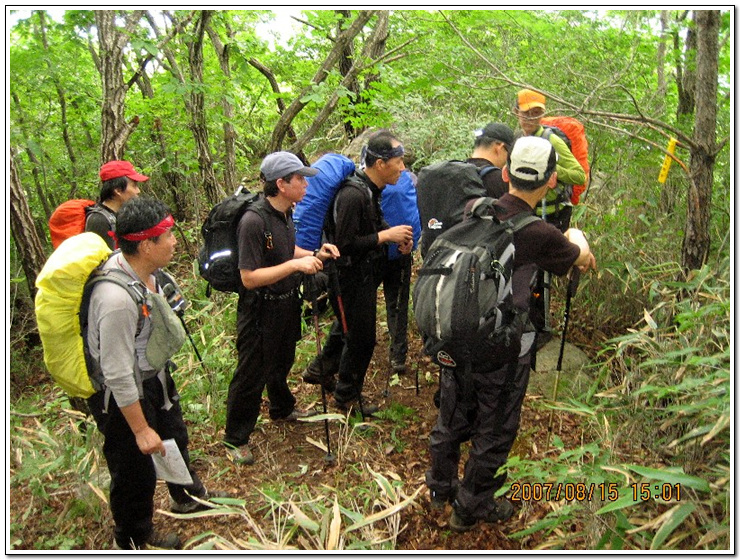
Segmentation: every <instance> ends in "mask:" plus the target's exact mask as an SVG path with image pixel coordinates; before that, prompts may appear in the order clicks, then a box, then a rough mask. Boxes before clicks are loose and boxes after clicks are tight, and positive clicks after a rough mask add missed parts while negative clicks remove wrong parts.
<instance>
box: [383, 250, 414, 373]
mask: <svg viewBox="0 0 740 560" xmlns="http://www.w3.org/2000/svg"><path fill="white" fill-rule="evenodd" d="M410 285H411V255H401V257H400V258H398V259H394V260H389V261H388V263H387V264H386V268H385V272H384V274H383V294H384V295H385V310H386V316H387V319H388V332H389V333H390V335H391V348H390V359H391V361H393V362H397V363H401V364H403V363H404V362H405V361H406V354H407V352H408V348H409V346H408V325H409V291H410V290H409V287H410Z"/></svg>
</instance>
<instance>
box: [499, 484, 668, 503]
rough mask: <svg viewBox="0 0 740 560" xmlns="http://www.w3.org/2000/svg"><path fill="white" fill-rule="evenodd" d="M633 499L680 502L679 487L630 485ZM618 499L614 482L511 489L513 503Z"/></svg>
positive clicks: (612, 500)
mask: <svg viewBox="0 0 740 560" xmlns="http://www.w3.org/2000/svg"><path fill="white" fill-rule="evenodd" d="M630 488H632V499H633V500H634V501H635V502H638V501H642V502H646V501H648V500H663V501H665V502H669V501H671V500H676V501H681V485H680V484H668V483H663V484H650V483H648V482H641V483H639V484H638V483H634V484H630ZM618 498H619V485H618V484H617V483H616V482H609V483H607V482H600V483H593V482H592V483H588V484H586V483H583V482H576V483H573V482H544V483H539V482H534V483H529V482H514V483H512V485H511V496H510V497H509V499H510V500H511V501H512V502H530V501H534V502H542V501H550V500H554V501H556V502H557V501H559V500H566V501H568V502H572V501H577V502H586V501H589V502H590V501H593V500H601V501H602V502H614V501H616V500H617V499H618Z"/></svg>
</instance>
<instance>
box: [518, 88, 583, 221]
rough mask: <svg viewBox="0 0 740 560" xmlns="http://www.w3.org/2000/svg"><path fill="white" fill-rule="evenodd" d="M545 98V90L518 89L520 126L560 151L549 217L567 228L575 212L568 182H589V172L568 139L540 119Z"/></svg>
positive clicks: (548, 209)
mask: <svg viewBox="0 0 740 560" xmlns="http://www.w3.org/2000/svg"><path fill="white" fill-rule="evenodd" d="M545 101H546V98H545V96H544V95H542V94H541V93H538V92H536V91H533V90H531V89H523V90H520V91H519V92H518V93H517V99H516V104H515V106H514V114H515V115H516V117H517V119H518V120H519V127H520V128H521V129H522V133H523V135H524V136H540V137H545V138H547V140H549V141H550V143H551V144H552V145H553V147H554V148H555V151H556V152H557V154H558V163H557V173H558V185H557V187H556V188H555V189H553V190H552V192H550V193H548V195H547V197H546V200H545V204H546V216H545V219H546V220H547V221H548V222H550V223H551V224H554V225H555V226H556V227H557V228H558V229H559V230H560V231H563V232H564V231H566V230H567V229H568V226H569V225H570V217H571V214H572V213H573V204H572V203H571V201H570V189H569V188H568V187H567V186H566V185H575V184H579V183H583V182H585V181H586V172H585V171H584V170H583V167H582V166H581V164H580V163H578V160H577V159H576V158H575V156H574V155H573V154H572V153H571V151H570V149H569V148H568V145H567V144H566V143H565V140H563V139H562V138H560V137H559V136H558V135H557V134H548V133H547V130H546V128H545V127H544V126H542V124H541V122H540V121H541V120H542V117H544V116H545ZM535 211H536V213H537V215H539V216H541V215H542V210H541V206H540V207H538V208H536V209H535Z"/></svg>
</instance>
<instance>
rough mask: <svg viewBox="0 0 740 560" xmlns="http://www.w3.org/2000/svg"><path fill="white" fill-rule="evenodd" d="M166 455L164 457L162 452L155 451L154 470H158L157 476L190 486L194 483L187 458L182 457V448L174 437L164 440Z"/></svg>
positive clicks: (153, 457)
mask: <svg viewBox="0 0 740 560" xmlns="http://www.w3.org/2000/svg"><path fill="white" fill-rule="evenodd" d="M162 443H163V444H164V450H165V453H166V455H165V456H164V457H162V455H161V454H160V453H153V454H152V459H153V460H154V470H155V471H156V472H157V478H159V479H160V480H166V481H167V482H173V483H175V484H182V485H183V486H188V485H189V484H192V483H193V477H191V476H190V472H189V471H188V468H187V466H186V465H185V460H184V459H183V458H182V454H181V453H180V448H179V447H177V443H175V440H174V439H166V440H164V441H163V442H162Z"/></svg>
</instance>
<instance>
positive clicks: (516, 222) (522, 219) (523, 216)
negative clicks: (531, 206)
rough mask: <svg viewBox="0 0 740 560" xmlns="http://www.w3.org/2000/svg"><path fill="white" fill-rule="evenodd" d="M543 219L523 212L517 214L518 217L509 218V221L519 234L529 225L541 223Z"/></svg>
mask: <svg viewBox="0 0 740 560" xmlns="http://www.w3.org/2000/svg"><path fill="white" fill-rule="evenodd" d="M541 219H542V218H539V217H538V216H535V215H533V214H530V213H529V212H521V213H519V214H517V215H516V216H512V217H511V218H509V221H510V222H511V223H512V224H513V226H514V229H513V230H514V232H517V231H519V230H522V229H524V228H525V227H527V226H528V225H529V224H533V223H534V222H539V221H540V220H541Z"/></svg>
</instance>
